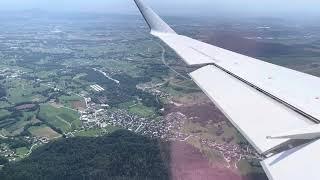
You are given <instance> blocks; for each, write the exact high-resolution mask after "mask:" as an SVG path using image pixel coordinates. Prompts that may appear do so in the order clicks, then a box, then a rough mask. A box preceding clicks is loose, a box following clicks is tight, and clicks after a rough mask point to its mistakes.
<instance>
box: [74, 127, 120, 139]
mask: <svg viewBox="0 0 320 180" xmlns="http://www.w3.org/2000/svg"><path fill="white" fill-rule="evenodd" d="M116 130H119V128H117V127H114V126H107V127H106V128H104V129H87V130H82V131H78V132H75V133H73V135H75V136H81V137H98V136H101V135H104V134H109V133H113V132H114V131H116Z"/></svg>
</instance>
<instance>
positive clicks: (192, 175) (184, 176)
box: [170, 142, 243, 180]
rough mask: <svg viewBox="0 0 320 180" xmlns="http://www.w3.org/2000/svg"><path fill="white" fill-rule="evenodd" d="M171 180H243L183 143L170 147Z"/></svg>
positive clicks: (176, 143) (175, 143)
mask: <svg viewBox="0 0 320 180" xmlns="http://www.w3.org/2000/svg"><path fill="white" fill-rule="evenodd" d="M170 166H171V175H172V180H243V178H242V177H241V175H239V174H237V173H236V172H234V171H232V170H230V169H228V168H226V167H223V166H222V167H220V166H219V165H218V164H217V165H212V164H210V162H209V161H208V159H207V158H206V157H205V156H204V155H203V154H202V153H201V152H200V151H199V150H198V149H196V148H194V147H193V146H191V145H189V144H186V143H183V142H173V143H172V145H171V163H170Z"/></svg>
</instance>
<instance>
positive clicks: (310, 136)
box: [135, 0, 320, 180]
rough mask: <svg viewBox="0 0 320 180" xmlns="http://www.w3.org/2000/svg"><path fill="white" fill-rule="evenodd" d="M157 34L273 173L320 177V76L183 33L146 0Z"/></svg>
mask: <svg viewBox="0 0 320 180" xmlns="http://www.w3.org/2000/svg"><path fill="white" fill-rule="evenodd" d="M135 2H136V4H137V6H138V8H139V9H140V11H141V13H142V14H143V16H144V18H145V20H146V21H147V23H148V25H149V27H150V29H151V34H152V35H154V36H156V37H158V38H160V39H161V40H162V41H163V42H165V43H166V44H167V45H168V46H169V47H171V48H172V49H173V50H174V51H175V52H176V53H177V54H178V55H179V56H180V57H181V58H182V59H183V60H184V61H185V63H187V64H188V65H190V66H192V65H198V66H199V65H201V66H203V67H202V68H200V69H198V70H196V71H194V72H192V73H191V74H190V76H191V77H192V79H193V80H194V82H196V83H197V85H198V86H199V87H200V88H201V89H202V90H203V91H204V92H205V93H206V94H207V95H208V96H209V97H210V99H211V100H212V101H213V102H214V103H215V105H216V106H218V107H219V108H220V110H221V111H222V112H223V113H224V114H225V115H226V117H227V118H228V119H229V120H230V121H231V122H232V124H233V125H234V126H235V127H236V128H237V129H238V130H239V131H240V132H241V133H242V134H243V135H244V137H245V138H246V139H247V140H248V141H249V142H250V143H251V144H252V145H253V146H254V147H255V148H256V150H257V151H258V152H259V153H261V154H262V155H265V157H266V159H265V160H263V161H262V163H261V164H262V166H263V168H264V169H265V171H266V173H267V175H268V177H269V179H277V180H289V179H290V180H300V179H303V178H304V179H320V175H318V173H317V171H318V168H317V167H316V166H314V165H313V164H314V162H316V161H319V160H320V156H318V154H317V152H320V141H319V140H317V139H318V138H319V137H320V128H319V126H318V125H317V124H318V123H319V122H320V79H319V78H317V77H315V76H311V75H308V74H304V73H301V72H298V71H294V70H291V69H288V68H284V67H281V66H277V65H274V64H270V63H267V62H264V61H261V60H258V59H254V58H251V57H248V56H245V55H241V54H238V53H235V52H232V51H228V50H225V49H222V48H219V47H216V46H213V45H210V44H207V43H203V42H200V41H198V40H195V39H192V38H189V37H186V36H182V35H178V34H177V33H176V32H174V30H172V29H171V28H170V27H169V26H168V25H167V24H166V23H165V22H164V21H163V20H161V18H160V17H159V16H158V15H157V14H156V13H155V12H154V11H153V10H152V9H151V8H150V7H148V6H147V5H146V4H145V3H144V2H143V1H142V0H135Z"/></svg>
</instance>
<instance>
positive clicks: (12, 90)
mask: <svg viewBox="0 0 320 180" xmlns="http://www.w3.org/2000/svg"><path fill="white" fill-rule="evenodd" d="M7 86H8V90H7V91H8V101H9V102H11V103H13V104H17V103H24V102H31V101H34V102H35V101H37V102H39V101H43V100H45V97H43V96H41V95H40V92H43V91H45V90H46V89H48V88H47V87H44V86H40V87H34V86H33V85H32V83H31V82H30V81H26V80H21V79H11V80H10V81H8V82H7Z"/></svg>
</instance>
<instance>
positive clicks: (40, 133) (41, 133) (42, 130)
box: [28, 125, 61, 140]
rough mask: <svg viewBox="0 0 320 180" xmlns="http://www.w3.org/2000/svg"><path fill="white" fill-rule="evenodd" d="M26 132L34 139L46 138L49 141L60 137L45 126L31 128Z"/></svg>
mask: <svg viewBox="0 0 320 180" xmlns="http://www.w3.org/2000/svg"><path fill="white" fill-rule="evenodd" d="M28 131H29V132H30V133H31V134H32V135H33V136H36V137H46V138H48V139H49V140H52V139H56V138H59V137H61V134H59V133H57V132H55V131H54V130H52V129H51V128H50V127H48V126H47V125H40V126H31V127H30V128H29V129H28Z"/></svg>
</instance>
